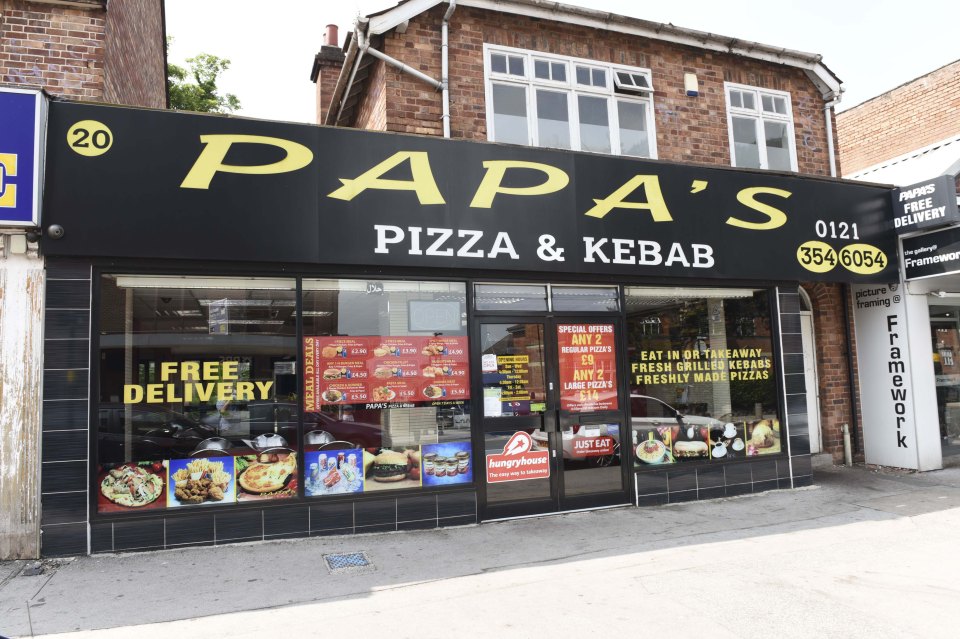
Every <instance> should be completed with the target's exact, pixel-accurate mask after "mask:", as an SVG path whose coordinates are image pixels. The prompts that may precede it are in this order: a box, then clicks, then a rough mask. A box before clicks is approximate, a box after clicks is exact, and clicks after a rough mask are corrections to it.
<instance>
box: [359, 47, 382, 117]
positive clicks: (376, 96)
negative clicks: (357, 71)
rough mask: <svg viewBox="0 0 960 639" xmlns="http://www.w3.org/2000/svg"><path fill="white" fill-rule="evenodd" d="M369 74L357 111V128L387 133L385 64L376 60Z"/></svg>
mask: <svg viewBox="0 0 960 639" xmlns="http://www.w3.org/2000/svg"><path fill="white" fill-rule="evenodd" d="M372 69H373V71H372V72H371V73H370V84H369V90H368V91H367V92H366V93H365V94H364V95H363V97H362V98H361V99H360V105H359V107H358V109H357V128H360V129H367V130H368V131H387V130H388V129H387V91H386V81H385V78H386V75H387V73H388V72H387V64H386V63H385V62H384V61H383V60H377V61H376V62H375V63H374V64H373V67H372Z"/></svg>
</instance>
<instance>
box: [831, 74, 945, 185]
mask: <svg viewBox="0 0 960 639" xmlns="http://www.w3.org/2000/svg"><path fill="white" fill-rule="evenodd" d="M837 127H838V130H839V142H840V156H841V158H842V159H843V167H844V168H843V170H844V171H845V172H846V173H848V174H849V173H856V172H858V171H860V170H861V169H865V168H867V167H871V166H873V165H875V164H879V163H880V162H883V161H884V160H889V159H891V158H895V157H898V156H900V155H903V154H904V153H907V152H909V151H912V150H914V149H919V148H923V147H925V146H927V145H930V144H933V143H934V142H939V141H940V140H943V139H945V138H948V137H950V136H954V135H957V134H960V60H957V61H956V62H952V63H950V64H948V65H946V66H945V67H942V68H940V69H937V70H936V71H933V72H932V73H928V74H927V75H925V76H922V77H920V78H917V79H916V80H913V81H911V82H908V83H907V84H904V85H902V86H899V87H897V88H896V89H893V90H892V91H888V92H886V93H884V94H882V95H879V96H877V97H875V98H873V99H872V100H869V101H867V102H864V103H863V104H861V105H858V106H855V107H853V108H852V109H849V110H847V111H844V112H843V113H840V114H838V115H837Z"/></svg>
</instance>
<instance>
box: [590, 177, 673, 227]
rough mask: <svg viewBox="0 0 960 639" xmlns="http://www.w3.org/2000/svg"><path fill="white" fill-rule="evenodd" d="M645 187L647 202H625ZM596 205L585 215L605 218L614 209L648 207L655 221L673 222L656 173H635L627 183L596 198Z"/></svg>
mask: <svg viewBox="0 0 960 639" xmlns="http://www.w3.org/2000/svg"><path fill="white" fill-rule="evenodd" d="M641 186H642V187H643V188H644V192H645V193H646V194H647V201H646V202H625V201H624V199H623V198H625V197H627V196H628V195H630V194H631V193H633V192H634V191H636V190H637V189H638V188H640V187H641ZM594 203H596V206H594V207H593V208H592V209H590V210H589V211H587V212H586V213H585V214H584V215H588V216H590V217H599V218H600V219H603V218H604V217H605V216H606V214H607V213H609V212H610V211H612V210H613V209H646V210H648V211H650V215H651V216H652V217H653V221H654V222H672V221H673V218H672V217H671V216H670V210H669V209H668V208H667V203H666V202H665V201H664V199H663V193H661V192H660V178H658V177H657V176H656V175H634V176H633V177H632V178H630V179H629V180H628V181H627V183H626V184H624V185H623V186H621V187H620V188H619V189H617V190H616V191H614V192H613V193H611V194H610V195H609V196H608V197H607V198H605V199H603V200H594Z"/></svg>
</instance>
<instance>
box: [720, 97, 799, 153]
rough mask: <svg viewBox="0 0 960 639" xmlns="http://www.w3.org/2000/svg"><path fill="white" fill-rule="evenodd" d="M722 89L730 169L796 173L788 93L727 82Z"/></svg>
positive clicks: (791, 112)
mask: <svg viewBox="0 0 960 639" xmlns="http://www.w3.org/2000/svg"><path fill="white" fill-rule="evenodd" d="M724 87H725V89H726V94H727V128H728V130H729V132H730V149H731V153H730V155H731V157H732V160H733V166H736V167H740V168H745V169H772V170H774V171H796V170H797V150H796V147H795V145H794V141H793V111H792V109H791V105H790V94H789V93H785V92H783V91H774V90H772V89H758V88H756V87H750V86H744V85H740V84H732V83H730V82H727V83H725V84H724Z"/></svg>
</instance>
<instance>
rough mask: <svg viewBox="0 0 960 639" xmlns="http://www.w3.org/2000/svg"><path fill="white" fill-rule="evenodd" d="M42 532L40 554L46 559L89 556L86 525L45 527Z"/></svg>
mask: <svg viewBox="0 0 960 639" xmlns="http://www.w3.org/2000/svg"><path fill="white" fill-rule="evenodd" d="M40 530H41V535H40V553H41V554H42V555H43V556H44V557H66V556H71V555H85V554H87V525H86V524H60V525H54V526H43V527H41V529H40Z"/></svg>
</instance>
